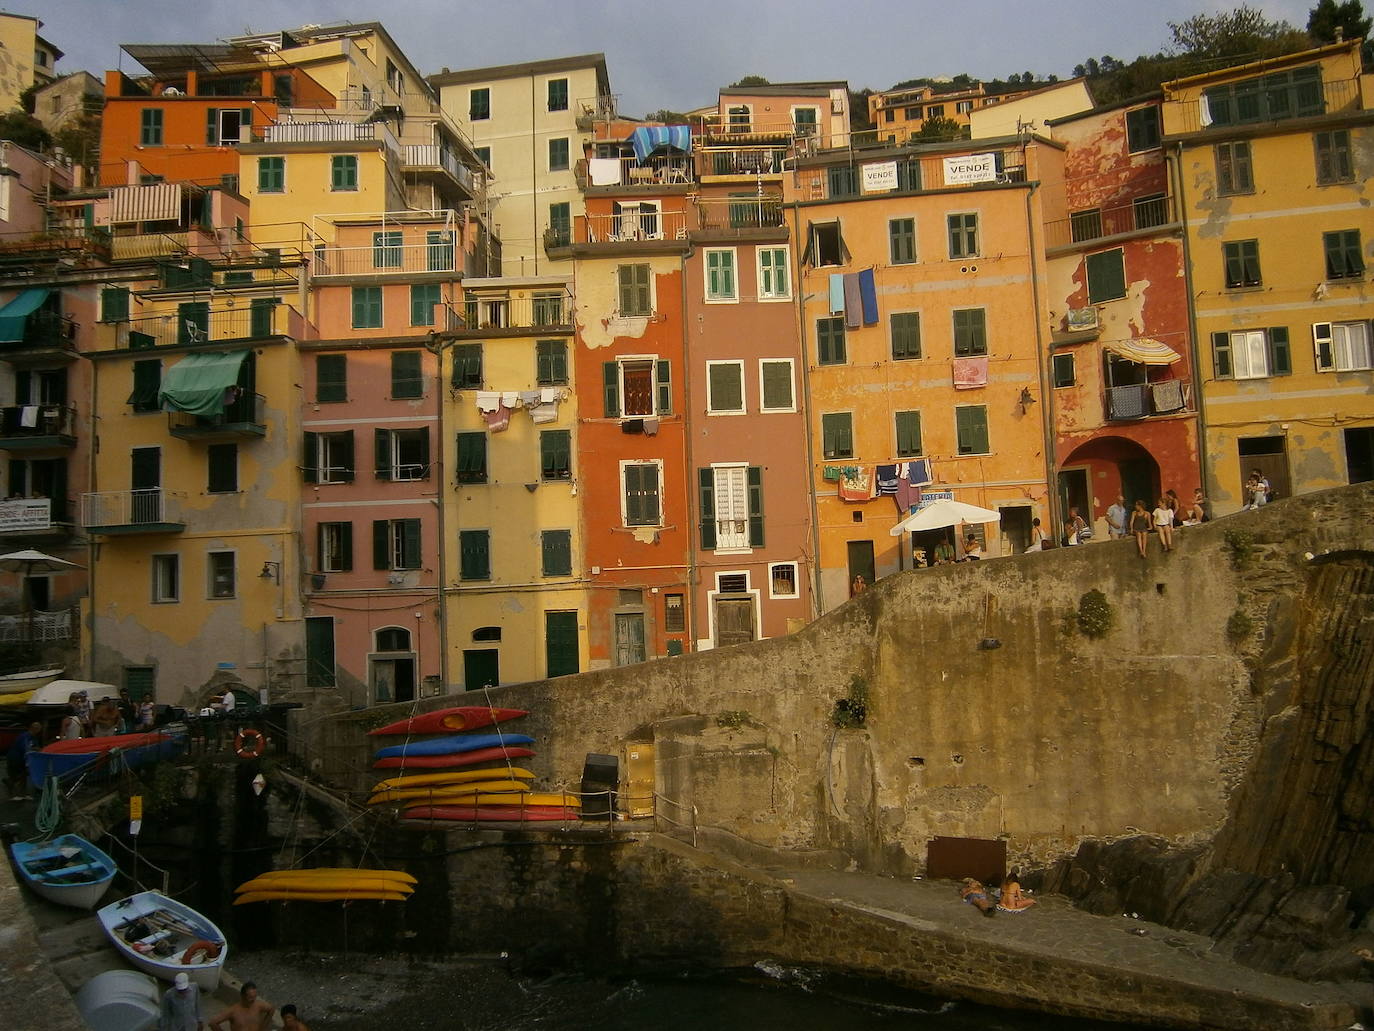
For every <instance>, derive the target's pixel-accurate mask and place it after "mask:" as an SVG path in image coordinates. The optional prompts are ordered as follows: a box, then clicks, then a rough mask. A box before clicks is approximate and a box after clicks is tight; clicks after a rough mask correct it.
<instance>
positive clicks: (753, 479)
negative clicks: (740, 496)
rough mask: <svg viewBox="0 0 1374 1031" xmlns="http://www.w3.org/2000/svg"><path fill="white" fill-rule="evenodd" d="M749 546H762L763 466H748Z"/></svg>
mask: <svg viewBox="0 0 1374 1031" xmlns="http://www.w3.org/2000/svg"><path fill="white" fill-rule="evenodd" d="M748 478H749V546H750V547H751V548H761V547H763V467H762V466H758V465H751V466H750V467H749V473H748Z"/></svg>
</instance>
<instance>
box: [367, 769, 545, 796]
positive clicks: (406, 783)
mask: <svg viewBox="0 0 1374 1031" xmlns="http://www.w3.org/2000/svg"><path fill="white" fill-rule="evenodd" d="M498 777H502V778H508V777H515V778H518V779H520V780H534V774H533V773H531V772H530V771H529V770H524V769H521V768H520V767H519V766H511V767H508V768H507V769H504V770H501V769H496V770H461V771H455V772H453V773H419V774H415V775H414V776H411V777H391V778H389V779H387V780H380V781H378V782H377V783H376V784H374V785H372V790H373V791H388V790H392V789H394V788H418V787H421V786H423V785H425V784H466V783H467V782H468V781H471V780H487V779H489V778H490V779H493V780H494V779H496V778H498Z"/></svg>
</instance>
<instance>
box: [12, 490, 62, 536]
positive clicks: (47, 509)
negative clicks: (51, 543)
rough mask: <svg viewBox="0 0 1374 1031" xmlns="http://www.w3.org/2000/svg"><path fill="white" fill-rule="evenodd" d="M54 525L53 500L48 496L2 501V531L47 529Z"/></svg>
mask: <svg viewBox="0 0 1374 1031" xmlns="http://www.w3.org/2000/svg"><path fill="white" fill-rule="evenodd" d="M50 526H52V501H51V500H50V499H48V498H33V499H14V500H11V501H0V532H10V531H14V530H46V529H48V528H49V527H50Z"/></svg>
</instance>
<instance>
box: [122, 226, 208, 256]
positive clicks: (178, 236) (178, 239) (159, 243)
mask: <svg viewBox="0 0 1374 1031" xmlns="http://www.w3.org/2000/svg"><path fill="white" fill-rule="evenodd" d="M190 249H191V234H190V233H188V232H180V233H134V234H133V235H130V236H115V237H111V239H110V257H111V258H112V259H113V260H114V261H128V260H131V259H133V258H158V257H161V256H163V255H165V254H184V253H186V252H187V251H189V250H190Z"/></svg>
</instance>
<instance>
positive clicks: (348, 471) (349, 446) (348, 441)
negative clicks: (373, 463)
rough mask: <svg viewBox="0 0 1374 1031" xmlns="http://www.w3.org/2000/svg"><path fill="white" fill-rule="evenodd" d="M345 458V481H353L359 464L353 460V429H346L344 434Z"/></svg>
mask: <svg viewBox="0 0 1374 1031" xmlns="http://www.w3.org/2000/svg"><path fill="white" fill-rule="evenodd" d="M342 450H343V460H344V474H343V480H342V482H344V483H352V482H353V470H354V469H356V468H357V466H356V465H355V464H354V462H353V431H352V430H346V431H345V432H344V434H343V449H342Z"/></svg>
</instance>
